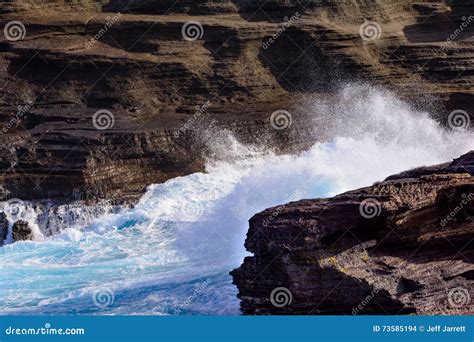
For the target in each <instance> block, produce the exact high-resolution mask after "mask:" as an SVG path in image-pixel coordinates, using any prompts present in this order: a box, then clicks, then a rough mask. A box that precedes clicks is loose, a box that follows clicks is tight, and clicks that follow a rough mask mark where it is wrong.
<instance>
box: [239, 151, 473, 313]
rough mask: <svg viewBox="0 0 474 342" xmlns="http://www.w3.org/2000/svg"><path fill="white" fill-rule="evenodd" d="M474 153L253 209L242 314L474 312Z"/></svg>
mask: <svg viewBox="0 0 474 342" xmlns="http://www.w3.org/2000/svg"><path fill="white" fill-rule="evenodd" d="M473 155H474V154H473V152H472V151H471V152H470V153H468V154H466V155H464V156H461V157H460V158H458V159H456V160H454V161H453V162H452V163H448V164H444V165H442V166H438V167H433V168H428V169H430V172H429V174H427V175H424V174H423V172H422V173H421V174H420V173H419V172H418V174H417V172H412V173H410V172H408V173H405V175H406V177H403V178H401V177H400V176H397V177H389V179H390V180H386V181H383V182H380V183H376V184H374V185H373V186H370V187H367V188H362V189H358V190H354V191H349V192H346V193H343V194H341V195H338V196H336V197H333V198H329V199H314V200H302V201H298V202H291V203H287V204H283V205H282V206H279V207H275V208H269V209H266V210H265V211H263V212H260V213H258V214H256V215H255V216H253V217H252V218H251V219H250V221H249V222H250V227H249V231H248V234H247V239H246V241H245V246H246V248H247V250H248V251H250V252H251V253H253V256H251V257H246V258H245V260H244V262H243V264H242V265H241V266H240V267H239V268H238V269H236V270H234V271H232V272H231V275H232V276H233V281H234V284H236V285H237V287H238V289H239V295H238V297H239V298H240V300H241V309H242V312H243V313H244V314H429V315H432V314H443V315H444V314H473V313H474V303H473V302H472V299H471V297H472V296H473V294H474V281H473V280H474V278H473V274H474V265H473V262H472V261H473V260H474V243H473V241H474V240H473V238H474V222H473V216H474V177H473V175H474V172H473V170H472V168H471V166H472V156H473ZM434 169H438V170H439V171H440V173H436V172H432V171H433V170H434ZM418 171H420V170H418ZM425 172H426V170H425ZM408 176H410V177H408ZM275 212H277V213H278V214H277V215H274V213H275ZM269 217H272V219H271V220H269Z"/></svg>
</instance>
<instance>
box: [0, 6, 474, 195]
mask: <svg viewBox="0 0 474 342" xmlns="http://www.w3.org/2000/svg"><path fill="white" fill-rule="evenodd" d="M323 4H324V5H323ZM473 6H474V5H473V3H472V2H465V4H460V3H459V2H452V1H449V2H448V1H446V2H444V1H439V2H429V3H419V2H418V1H409V0H403V1H397V2H393V1H389V0H367V1H356V0H352V1H324V2H319V1H301V0H300V1H267V2H266V3H264V2H263V1H243V0H235V1H160V2H159V4H158V3H157V2H156V1H148V0H140V1H133V2H130V1H127V2H125V1H115V0H114V1H74V2H71V1H54V0H52V1H43V2H41V3H39V2H38V1H27V0H25V1H21V2H20V1H9V2H7V3H5V2H2V3H1V6H0V11H1V12H2V16H1V18H0V27H2V28H3V27H4V26H5V24H6V23H8V22H9V21H12V20H20V21H21V22H22V23H23V24H24V26H25V28H26V34H25V37H24V38H23V39H20V40H17V41H10V40H8V39H6V38H5V37H4V35H1V36H0V78H1V79H2V80H3V84H2V85H1V87H0V120H1V121H2V122H3V123H4V124H3V127H1V129H2V133H3V134H1V135H0V182H1V183H2V185H3V188H4V189H5V190H6V191H8V192H9V194H10V196H11V197H19V198H22V199H25V200H26V199H40V198H51V199H55V200H60V199H62V200H71V199H77V197H79V198H83V199H97V198H111V197H119V198H126V197H136V196H138V195H139V194H140V193H141V192H143V190H144V189H145V187H146V186H147V185H148V184H150V183H156V182H162V181H164V180H167V179H169V178H172V177H176V176H179V175H184V174H188V173H191V172H195V171H201V170H202V169H203V158H202V156H201V152H202V149H201V146H200V145H199V144H198V143H197V137H196V136H199V134H200V133H199V132H207V130H208V127H209V126H210V125H211V123H213V122H215V125H217V126H223V127H225V128H227V129H229V130H231V131H233V132H234V133H235V134H236V135H237V136H238V137H239V138H241V139H242V140H244V141H250V142H252V143H258V142H261V141H264V142H265V141H268V140H269V139H271V141H272V146H274V145H275V142H279V143H280V145H281V148H285V149H294V150H299V149H303V148H305V147H307V146H308V145H309V144H311V143H313V142H314V140H315V139H320V138H321V139H324V137H321V135H318V134H312V131H311V127H310V126H311V125H308V124H307V122H306V120H305V119H304V114H305V113H304V112H305V111H304V110H300V109H298V106H295V108H289V107H293V105H294V104H297V103H299V102H300V101H302V100H303V99H304V98H305V96H306V95H309V94H311V95H314V96H324V97H327V96H330V95H331V94H332V93H333V92H334V91H335V90H336V89H337V86H338V84H339V82H344V81H347V80H360V79H362V80H367V81H369V82H370V83H372V84H379V85H382V86H384V87H387V88H390V89H393V90H395V91H396V92H397V93H399V94H400V95H401V96H403V97H404V98H405V99H407V100H409V101H411V102H413V103H415V104H417V105H418V106H419V107H420V108H425V109H429V110H430V111H431V112H432V113H434V114H436V115H437V116H438V117H439V119H440V121H442V122H443V123H445V122H446V118H447V115H448V114H449V112H450V111H451V110H453V109H462V110H465V111H466V112H467V113H472V112H474V107H473V104H474V101H472V100H473V89H472V87H471V86H470V85H471V84H472V81H473V75H474V73H473V72H472V71H473V66H474V58H472V57H473V53H474V48H473V45H472V39H473V38H472V33H473V32H474V31H473V30H474V25H468V27H467V28H466V29H465V30H464V31H463V32H462V33H461V34H459V35H458V36H457V37H456V39H455V40H453V41H451V42H449V44H446V39H447V38H448V37H449V36H450V35H451V34H452V33H453V32H455V30H456V29H457V28H458V27H459V26H460V25H461V23H462V20H463V19H462V18H463V16H464V17H468V16H469V15H470V14H471V13H473V9H474V7H473ZM119 12H120V13H121V14H120V16H119V17H118V19H117V20H115V19H114V18H115V17H116V16H118V13H119ZM296 12H298V14H300V17H299V18H298V19H297V20H295V21H294V22H293V23H292V24H291V25H290V27H288V28H287V29H286V30H284V31H283V32H282V33H281V34H280V35H279V36H278V38H277V39H276V40H275V42H274V43H272V44H268V46H267V47H266V48H264V45H265V43H267V42H268V40H269V38H271V37H272V36H273V35H275V34H276V33H277V32H279V30H280V29H281V23H282V22H283V21H284V20H285V17H286V18H291V16H293V15H295V14H296ZM367 19H371V20H374V21H377V22H378V23H379V25H380V27H381V34H380V37H379V39H377V40H375V41H364V40H362V39H361V37H360V35H359V27H360V25H361V24H362V23H363V22H364V21H365V20H367ZM465 19H466V18H464V20H465ZM190 20H192V21H199V22H200V23H201V24H202V26H203V29H204V33H203V36H202V38H201V39H199V40H196V41H187V40H185V39H183V36H182V33H181V29H182V27H183V24H184V23H186V22H187V21H190ZM111 21H113V24H112V25H108V26H107V30H106V31H105V33H103V34H101V33H100V32H101V30H104V27H106V25H107V23H110V22H111ZM102 32H103V31H102ZM98 34H99V36H97V35H98ZM94 37H97V39H96V38H94ZM420 94H423V97H422V99H421V100H420ZM433 99H438V101H433ZM207 101H210V103H211V105H210V107H209V109H208V110H207V111H206V113H205V114H204V115H202V116H200V117H199V120H197V121H198V123H199V125H198V126H199V127H197V126H196V125H192V127H191V128H189V129H187V130H186V132H184V133H182V134H178V135H179V137H178V138H176V135H175V133H177V132H180V129H181V128H182V127H183V126H184V125H185V124H186V123H188V122H189V120H191V119H192V118H193V117H194V116H195V115H196V111H195V106H197V105H200V106H202V105H203V104H204V103H206V102H207ZM432 104H434V105H432ZM19 106H20V108H19ZM103 109H105V110H108V111H110V112H111V113H112V114H113V116H114V120H115V122H114V125H113V126H112V127H110V128H109V129H106V130H97V129H96V128H95V127H94V126H93V123H92V117H93V115H94V113H95V112H97V111H98V110H103ZM276 109H291V111H292V115H293V125H292V127H291V129H289V130H285V131H278V132H276V131H275V130H273V129H272V128H271V127H270V125H269V118H270V115H271V113H272V112H273V111H274V110H276ZM316 114H317V113H316ZM471 122H474V120H471ZM199 128H200V129H199Z"/></svg>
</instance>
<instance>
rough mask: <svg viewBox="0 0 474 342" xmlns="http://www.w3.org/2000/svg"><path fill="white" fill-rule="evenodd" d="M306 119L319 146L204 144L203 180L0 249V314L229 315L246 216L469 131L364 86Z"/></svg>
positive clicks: (353, 179) (410, 159) (455, 151)
mask: <svg viewBox="0 0 474 342" xmlns="http://www.w3.org/2000/svg"><path fill="white" fill-rule="evenodd" d="M316 116H317V117H318V120H315V121H314V124H315V125H320V127H323V128H324V130H325V131H326V132H327V133H328V134H330V135H331V136H333V137H334V138H333V139H332V140H331V141H330V142H327V143H317V144H315V145H313V146H312V147H311V148H310V149H309V150H308V151H305V152H303V153H300V154H298V155H275V154H273V153H271V152H265V151H264V150H262V149H259V148H256V147H249V146H243V145H241V144H240V143H239V142H238V141H236V140H235V139H234V138H232V137H231V136H228V137H227V138H226V139H224V140H225V141H215V144H216V147H218V148H219V149H220V150H222V151H227V152H226V153H227V156H224V157H223V158H221V160H212V161H211V160H210V161H209V162H208V163H207V167H206V173H195V174H192V175H189V176H185V177H179V178H175V179H172V180H169V181H167V182H165V183H163V184H154V185H150V186H149V187H148V190H147V191H146V193H145V194H144V195H143V197H142V198H141V199H140V201H139V202H138V204H137V205H136V206H135V207H134V208H132V209H129V208H128V209H127V208H123V209H121V210H120V211H119V212H118V213H115V214H104V215H102V216H100V217H98V218H96V219H94V220H93V222H92V223H90V224H87V225H73V226H71V227H69V228H67V229H65V230H63V231H62V232H61V233H60V234H57V235H53V236H51V237H46V238H43V239H42V241H25V242H17V243H13V244H8V245H5V246H4V247H1V248H0V277H1V286H0V312H1V313H2V314H14V313H15V314H26V313H28V314H157V315H175V314H180V315H185V314H206V315H209V314H216V315H225V314H239V308H238V307H239V302H238V300H237V298H236V294H237V291H236V288H235V287H234V286H233V285H232V284H231V277H230V276H229V275H228V273H229V271H231V270H232V269H233V268H235V267H238V266H239V265H240V263H241V262H242V259H243V257H244V256H245V255H246V254H247V252H246V251H245V249H244V240H245V235H246V232H247V229H248V219H249V218H250V217H251V216H252V215H254V214H255V213H257V212H259V211H261V210H263V209H265V208H268V207H271V206H275V205H279V204H283V203H286V202H288V201H294V200H298V199H303V198H316V197H327V196H332V195H335V194H337V193H340V192H343V191H347V190H350V189H355V188H358V187H362V186H367V185H371V184H372V183H373V182H375V181H380V180H383V179H384V178H385V177H387V176H389V175H391V174H394V173H397V172H400V171H404V170H407V169H410V168H413V167H417V166H422V165H431V164H437V163H440V162H445V161H449V160H451V159H452V158H454V157H458V156H459V155H461V154H463V153H466V152H467V151H469V150H470V149H474V139H473V134H472V132H465V131H463V132H461V131H451V130H448V129H445V128H442V127H441V126H440V125H439V124H438V123H437V122H435V121H434V120H432V119H431V118H430V117H429V115H428V114H427V113H422V112H417V111H415V110H413V109H411V108H410V107H409V106H408V105H407V104H405V103H403V102H402V101H400V100H398V99H397V98H395V97H394V96H393V95H392V94H390V93H387V92H384V91H381V90H375V89H372V88H370V87H365V86H355V85H351V86H347V87H345V88H344V89H342V90H341V93H340V95H339V99H338V100H337V101H336V102H335V103H333V104H328V103H323V102H315V103H312V104H311V105H309V106H308V123H309V122H311V121H312V117H316ZM319 117H322V119H319ZM217 145H218V146H217ZM27 219H28V220H29V221H30V222H31V223H32V224H34V223H35V218H34V217H28V218H27ZM38 234H39V235H41V233H38ZM39 240H41V236H40V237H39Z"/></svg>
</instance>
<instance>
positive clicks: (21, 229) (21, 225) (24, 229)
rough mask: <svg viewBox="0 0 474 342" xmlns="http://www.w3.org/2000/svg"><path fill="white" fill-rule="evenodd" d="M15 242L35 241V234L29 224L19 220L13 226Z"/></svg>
mask: <svg viewBox="0 0 474 342" xmlns="http://www.w3.org/2000/svg"><path fill="white" fill-rule="evenodd" d="M12 230H13V241H24V240H33V232H32V231H31V228H30V227H29V225H28V222H26V221H23V220H19V221H16V222H15V223H14V224H13V228H12Z"/></svg>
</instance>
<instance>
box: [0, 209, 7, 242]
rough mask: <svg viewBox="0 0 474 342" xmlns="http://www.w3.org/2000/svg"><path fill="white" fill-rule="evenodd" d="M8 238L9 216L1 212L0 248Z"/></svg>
mask: <svg viewBox="0 0 474 342" xmlns="http://www.w3.org/2000/svg"><path fill="white" fill-rule="evenodd" d="M7 236H8V220H7V215H6V214H5V213H4V212H0V246H1V245H2V244H3V241H5V240H6V239H7Z"/></svg>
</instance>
